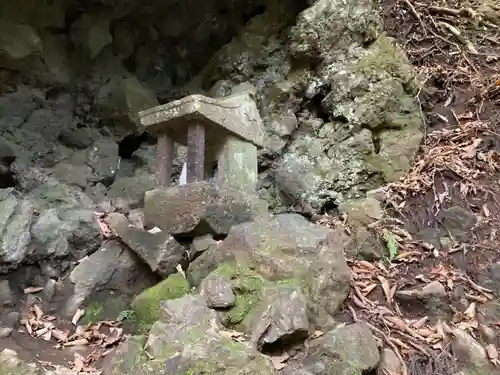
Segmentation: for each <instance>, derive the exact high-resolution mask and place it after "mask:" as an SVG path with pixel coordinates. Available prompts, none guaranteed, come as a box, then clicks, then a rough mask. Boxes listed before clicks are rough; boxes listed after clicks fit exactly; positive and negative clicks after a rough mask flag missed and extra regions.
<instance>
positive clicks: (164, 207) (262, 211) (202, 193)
mask: <svg viewBox="0 0 500 375" xmlns="http://www.w3.org/2000/svg"><path fill="white" fill-rule="evenodd" d="M144 214H145V218H146V224H150V225H154V226H157V227H159V228H160V229H161V230H163V231H164V232H167V233H170V234H172V235H182V236H189V237H191V238H193V237H198V236H201V235H205V234H227V233H228V232H229V230H230V229H231V227H232V226H234V225H237V224H239V223H243V222H247V221H252V220H253V219H254V218H255V217H258V216H263V215H267V205H266V204H265V202H263V201H261V200H260V199H258V198H257V197H254V196H252V195H248V194H244V193H241V192H238V191H235V190H230V189H222V188H217V186H216V185H214V184H212V183H209V182H205V181H202V182H196V183H191V184H187V185H182V186H175V187H171V188H168V189H158V190H153V191H148V192H147V193H146V196H145V207H144Z"/></svg>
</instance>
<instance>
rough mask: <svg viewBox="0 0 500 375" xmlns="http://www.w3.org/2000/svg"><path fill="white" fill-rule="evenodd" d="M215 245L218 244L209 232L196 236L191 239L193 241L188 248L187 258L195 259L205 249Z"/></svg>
mask: <svg viewBox="0 0 500 375" xmlns="http://www.w3.org/2000/svg"><path fill="white" fill-rule="evenodd" d="M217 245H218V243H217V241H215V240H214V238H213V236H212V235H210V234H206V235H204V236H200V237H196V238H194V239H193V242H192V243H191V247H190V249H189V258H190V259H196V258H198V257H199V256H200V255H201V254H202V253H204V252H205V251H207V250H208V249H210V248H212V247H216V246H217Z"/></svg>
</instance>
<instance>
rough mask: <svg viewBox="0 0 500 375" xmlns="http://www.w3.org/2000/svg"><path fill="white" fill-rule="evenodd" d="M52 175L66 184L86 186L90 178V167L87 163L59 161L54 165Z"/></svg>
mask: <svg viewBox="0 0 500 375" xmlns="http://www.w3.org/2000/svg"><path fill="white" fill-rule="evenodd" d="M53 173H54V177H55V178H57V179H58V180H59V181H61V182H64V183H66V184H68V185H75V186H78V187H80V188H82V189H84V188H86V187H87V185H88V181H89V180H90V179H91V178H92V168H90V167H89V166H87V165H72V164H67V163H64V162H63V163H59V164H57V165H56V166H55V167H54V170H53Z"/></svg>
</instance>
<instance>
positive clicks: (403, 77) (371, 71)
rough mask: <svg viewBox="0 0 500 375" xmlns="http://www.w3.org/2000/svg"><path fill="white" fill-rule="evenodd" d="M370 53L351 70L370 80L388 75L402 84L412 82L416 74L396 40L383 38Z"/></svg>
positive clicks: (372, 47) (377, 41) (372, 46)
mask: <svg viewBox="0 0 500 375" xmlns="http://www.w3.org/2000/svg"><path fill="white" fill-rule="evenodd" d="M369 51H370V53H368V54H367V55H366V56H364V57H362V58H361V59H359V61H358V62H357V63H356V64H355V65H354V66H353V67H352V68H351V70H352V71H355V72H358V73H361V74H363V75H365V76H367V78H369V79H370V80H374V79H380V77H386V76H387V75H389V76H391V77H394V78H398V79H399V80H400V81H401V82H410V81H412V79H413V78H414V76H415V74H414V72H413V70H412V68H411V65H410V62H409V60H408V57H407V56H406V54H405V53H404V52H403V50H401V48H400V47H399V46H398V45H397V43H396V41H395V39H394V38H391V37H387V36H381V37H379V38H378V39H377V40H376V41H375V42H374V43H373V44H372V45H371V46H370V49H369Z"/></svg>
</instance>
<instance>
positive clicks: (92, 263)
mask: <svg viewBox="0 0 500 375" xmlns="http://www.w3.org/2000/svg"><path fill="white" fill-rule="evenodd" d="M69 280H70V282H71V283H72V284H74V285H73V294H72V296H71V298H69V300H68V301H67V302H66V304H65V308H64V315H65V316H72V315H73V314H74V313H75V312H76V310H77V309H78V308H79V307H80V306H81V305H82V304H83V303H84V302H86V300H87V299H88V298H89V297H90V296H91V294H92V293H93V292H96V291H102V290H115V291H120V292H122V293H124V294H126V295H133V294H134V293H137V292H139V291H141V290H142V289H145V288H146V287H148V286H150V285H151V283H150V281H151V277H150V275H148V274H147V273H145V269H144V268H143V267H141V265H140V264H138V261H137V258H136V257H135V256H134V255H133V253H132V252H131V251H130V250H128V249H127V248H124V247H123V246H122V245H121V244H120V243H119V242H117V241H116V240H112V241H108V242H105V243H104V244H103V245H102V247H101V248H100V249H99V250H98V251H97V252H95V253H94V254H92V255H91V256H90V257H88V258H86V259H84V260H83V261H82V262H81V263H79V264H78V266H76V267H75V269H74V270H73V271H72V272H71V274H70V277H69Z"/></svg>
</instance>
